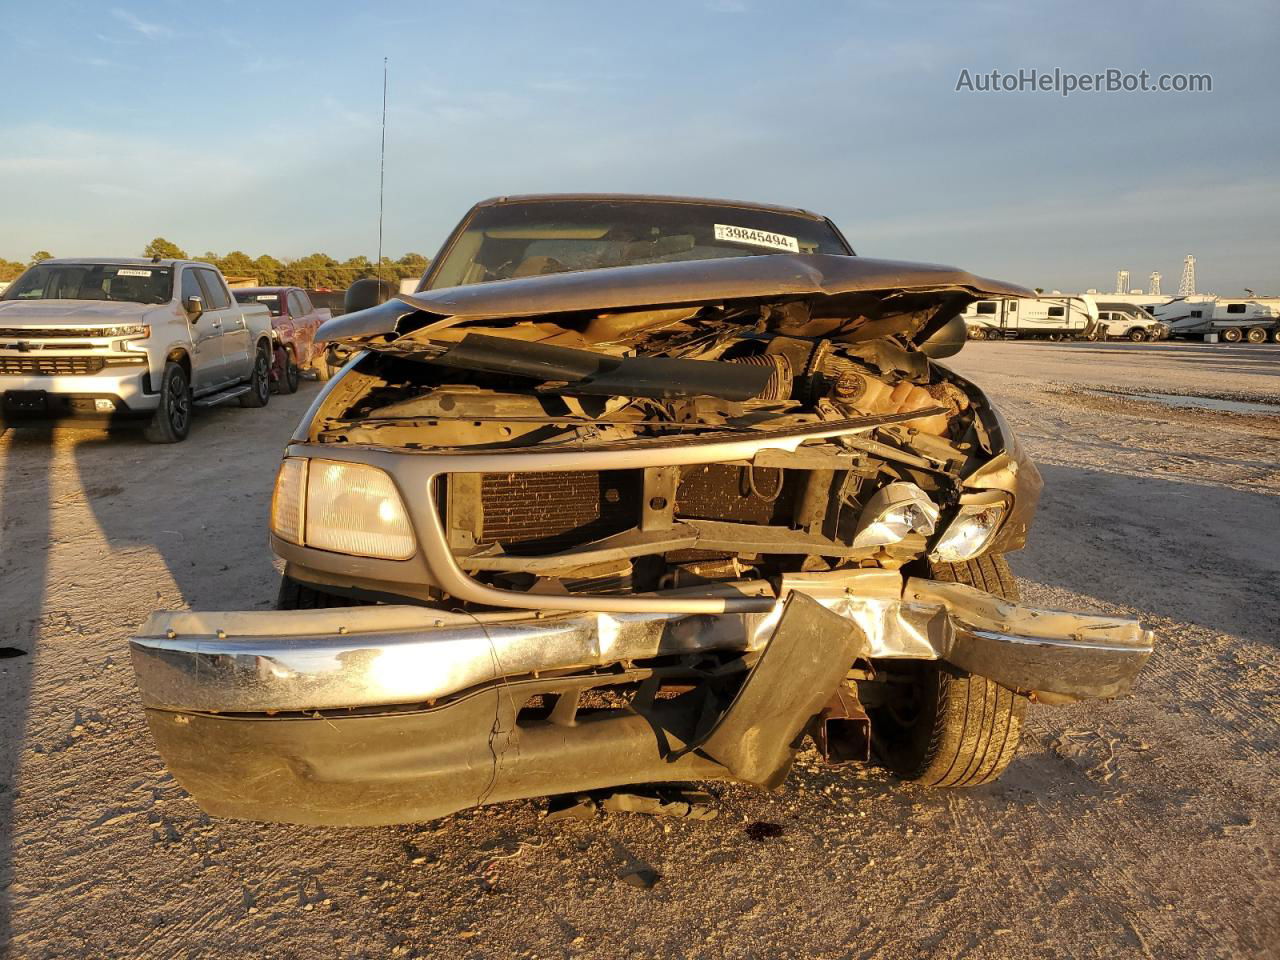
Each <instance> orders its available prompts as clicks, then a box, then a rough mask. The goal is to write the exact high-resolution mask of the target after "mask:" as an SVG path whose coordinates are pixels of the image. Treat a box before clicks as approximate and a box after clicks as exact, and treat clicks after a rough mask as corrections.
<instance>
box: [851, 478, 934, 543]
mask: <svg viewBox="0 0 1280 960" xmlns="http://www.w3.org/2000/svg"><path fill="white" fill-rule="evenodd" d="M937 522H938V508H937V506H936V505H935V504H934V502H933V501H932V500H930V499H929V495H928V494H926V493H925V492H924V491H923V490H921V489H920V488H919V487H917V486H916V485H915V484H914V483H905V482H902V481H897V482H894V483H889V484H886V485H885V486H883V487H881V488H880V489H879V490H877V491H876V492H875V493H874V494H873V495H872V497H871V499H870V500H868V501H867V505H866V506H865V507H863V509H862V516H861V517H859V518H858V526H857V528H856V529H855V531H854V534H853V546H855V547H876V546H884V545H886V544H890V543H899V542H901V541H902V540H905V539H906V538H907V537H908V536H910V535H911V534H913V533H918V534H921V535H923V536H926V537H927V536H929V535H930V534H932V533H933V530H934V526H935V524H937Z"/></svg>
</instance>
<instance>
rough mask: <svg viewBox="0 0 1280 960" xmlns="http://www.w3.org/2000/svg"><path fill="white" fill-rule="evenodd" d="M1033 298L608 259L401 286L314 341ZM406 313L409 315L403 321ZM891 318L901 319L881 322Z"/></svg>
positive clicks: (869, 276)
mask: <svg viewBox="0 0 1280 960" xmlns="http://www.w3.org/2000/svg"><path fill="white" fill-rule="evenodd" d="M1031 296H1034V294H1033V293H1032V292H1031V291H1030V290H1027V289H1026V288H1024V287H1020V286H1017V285H1015V284H1011V283H1005V282H1003V281H1000V280H988V279H986V278H984V277H977V276H974V275H973V274H971V273H967V272H965V271H963V270H958V269H956V268H954V267H946V266H939V265H936V264H927V263H909V262H904V261H898V260H873V259H870V258H867V257H849V256H834V255H829V254H774V255H766V256H751V257H732V258H726V259H719V260H686V261H680V262H677V263H658V264H641V265H636V266H627V267H607V268H602V269H596V270H580V271H575V272H570V273H556V274H548V275H545V276H536V277H523V278H519V279H512V280H494V281H491V282H488V283H477V284H470V285H467V286H461V287H447V288H444V289H440V290H427V291H423V292H421V293H412V294H400V295H398V296H397V297H396V298H395V299H393V300H391V301H388V302H387V303H385V304H382V305H381V306H377V307H373V308H370V309H368V310H361V311H358V312H355V313H349V314H346V315H344V316H341V317H336V318H334V319H333V320H330V321H329V322H327V323H325V324H324V325H323V326H322V327H321V328H320V330H319V332H318V334H317V339H323V340H333V341H345V342H348V343H363V344H366V345H368V346H371V347H373V348H375V349H376V348H377V346H378V344H377V343H373V342H370V341H373V340H375V339H376V340H382V341H385V340H387V339H388V338H395V337H397V336H404V335H411V334H412V331H413V330H414V329H416V328H418V327H421V326H424V325H425V324H428V323H432V322H433V321H435V320H437V319H445V318H454V319H455V320H456V321H457V322H459V323H463V322H466V321H469V320H499V319H511V318H523V317H530V318H532V317H545V316H548V315H551V314H569V313H581V312H584V311H624V310H634V309H640V308H653V307H671V306H685V305H697V304H705V303H726V302H733V303H741V302H743V301H750V300H759V301H766V302H768V301H804V302H805V303H806V305H807V307H808V310H807V311H806V315H809V316H814V317H819V316H825V315H831V316H834V317H837V318H839V317H841V316H843V318H844V320H845V321H846V322H845V323H843V324H840V323H836V324H835V326H836V327H837V328H840V329H837V330H833V329H832V324H831V323H827V324H825V325H822V329H821V330H820V331H813V332H815V333H819V334H820V335H832V334H833V333H847V332H849V331H851V330H854V329H856V328H857V327H859V326H862V325H864V324H866V323H868V322H869V321H881V323H879V324H877V330H876V333H875V335H876V336H883V335H886V334H888V333H907V334H910V335H914V334H919V333H927V332H929V330H932V329H935V328H936V326H937V323H935V322H932V321H934V320H936V319H938V318H937V316H936V315H937V314H938V313H939V311H938V309H937V308H938V307H940V306H945V307H947V308H948V309H947V311H946V313H947V317H945V318H942V319H943V320H945V319H949V317H950V316H952V315H954V313H958V312H959V311H960V310H962V309H963V308H964V307H965V306H966V305H967V304H969V303H971V302H972V301H974V300H980V299H986V298H989V297H1031ZM950 308H954V310H953V309H950ZM424 315H425V316H424ZM409 317H413V318H414V320H413V321H412V322H408V321H407V320H406V318H409ZM893 317H902V318H903V319H902V321H901V322H899V323H893V322H889V323H887V324H885V323H884V322H883V321H886V320H889V321H892V318H893ZM926 328H927V329H926ZM793 332H796V333H800V332H802V331H800V330H794V331H793Z"/></svg>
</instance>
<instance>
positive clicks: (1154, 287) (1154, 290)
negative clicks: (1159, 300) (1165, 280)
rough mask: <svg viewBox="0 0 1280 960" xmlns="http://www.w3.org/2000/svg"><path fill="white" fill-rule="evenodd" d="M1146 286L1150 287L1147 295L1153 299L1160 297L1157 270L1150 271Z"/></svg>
mask: <svg viewBox="0 0 1280 960" xmlns="http://www.w3.org/2000/svg"><path fill="white" fill-rule="evenodd" d="M1148 285H1149V286H1150V287H1151V289H1150V290H1148V291H1147V293H1149V294H1151V295H1152V296H1155V297H1158V296H1160V271H1159V270H1155V271H1152V273H1151V278H1150V280H1148Z"/></svg>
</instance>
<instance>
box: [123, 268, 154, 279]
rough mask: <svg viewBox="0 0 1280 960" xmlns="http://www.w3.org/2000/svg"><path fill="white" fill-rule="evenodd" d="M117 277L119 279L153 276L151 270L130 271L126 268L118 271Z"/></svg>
mask: <svg viewBox="0 0 1280 960" xmlns="http://www.w3.org/2000/svg"><path fill="white" fill-rule="evenodd" d="M116 276H117V277H149V276H151V271H150V270H129V269H126V268H124V267H121V268H120V269H119V270H117V271H116Z"/></svg>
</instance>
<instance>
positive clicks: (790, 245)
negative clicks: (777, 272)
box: [716, 223, 800, 253]
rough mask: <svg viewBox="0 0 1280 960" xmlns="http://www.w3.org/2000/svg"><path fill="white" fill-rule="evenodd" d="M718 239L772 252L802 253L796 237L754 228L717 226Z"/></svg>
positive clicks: (724, 224)
mask: <svg viewBox="0 0 1280 960" xmlns="http://www.w3.org/2000/svg"><path fill="white" fill-rule="evenodd" d="M716 239H717V240H729V241H731V242H733V243H749V244H751V246H753V247H768V248H769V249H771V250H789V251H791V252H792V253H799V252H800V244H798V243H797V242H796V238H795V237H788V236H787V235H786V234H782V233H770V232H769V231H768V230H756V229H754V228H753V227H734V226H730V225H729V224H727V223H717V224H716Z"/></svg>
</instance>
